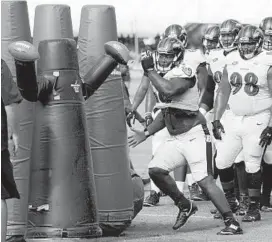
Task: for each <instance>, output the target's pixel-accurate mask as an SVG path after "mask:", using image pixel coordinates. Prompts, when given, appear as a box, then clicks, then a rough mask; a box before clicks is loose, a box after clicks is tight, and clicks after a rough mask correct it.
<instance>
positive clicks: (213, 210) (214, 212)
mask: <svg viewBox="0 0 272 242" xmlns="http://www.w3.org/2000/svg"><path fill="white" fill-rule="evenodd" d="M217 211H218V210H217V209H216V208H213V209H211V210H210V213H211V214H216V213H217Z"/></svg>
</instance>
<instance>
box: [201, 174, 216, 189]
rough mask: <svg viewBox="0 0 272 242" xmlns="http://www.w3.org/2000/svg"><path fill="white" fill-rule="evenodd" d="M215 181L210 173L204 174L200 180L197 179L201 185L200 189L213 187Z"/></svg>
mask: <svg viewBox="0 0 272 242" xmlns="http://www.w3.org/2000/svg"><path fill="white" fill-rule="evenodd" d="M214 184H215V181H214V179H213V177H212V176H211V175H208V176H206V177H205V178H203V179H202V180H200V181H198V185H199V186H200V187H201V189H202V190H204V191H208V190H209V188H211V187H213V186H214Z"/></svg>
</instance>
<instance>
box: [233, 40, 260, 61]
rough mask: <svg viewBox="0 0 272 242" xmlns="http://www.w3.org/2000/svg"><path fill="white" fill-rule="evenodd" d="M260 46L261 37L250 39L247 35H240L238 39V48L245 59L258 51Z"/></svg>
mask: <svg viewBox="0 0 272 242" xmlns="http://www.w3.org/2000/svg"><path fill="white" fill-rule="evenodd" d="M260 46H261V39H259V40H252V39H251V40H250V39H249V38H247V37H242V38H240V40H239V45H238V49H239V52H240V55H241V57H242V58H243V59H245V60H249V59H251V58H253V57H254V56H255V55H256V54H257V53H258V52H259V49H260Z"/></svg>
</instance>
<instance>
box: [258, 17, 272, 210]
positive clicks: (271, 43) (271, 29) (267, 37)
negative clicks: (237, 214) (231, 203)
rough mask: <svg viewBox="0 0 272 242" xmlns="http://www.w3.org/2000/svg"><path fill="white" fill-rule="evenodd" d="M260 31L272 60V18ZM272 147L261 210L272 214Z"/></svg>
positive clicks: (265, 169)
mask: <svg viewBox="0 0 272 242" xmlns="http://www.w3.org/2000/svg"><path fill="white" fill-rule="evenodd" d="M260 29H261V30H262V31H263V34H264V41H263V51H264V52H266V53H267V55H270V56H271V58H272V17H267V18H265V19H263V20H262V22H261V23H260ZM271 177H272V145H269V146H267V149H266V152H265V153H264V162H263V169H262V178H263V186H262V198H261V210H262V211H264V212H272V206H271V204H270V194H271V188H272V179H271Z"/></svg>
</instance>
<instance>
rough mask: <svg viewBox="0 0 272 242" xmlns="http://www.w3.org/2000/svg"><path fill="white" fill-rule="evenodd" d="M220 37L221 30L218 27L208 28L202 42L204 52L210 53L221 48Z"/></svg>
mask: <svg viewBox="0 0 272 242" xmlns="http://www.w3.org/2000/svg"><path fill="white" fill-rule="evenodd" d="M219 37H220V28H219V26H218V25H214V26H211V27H209V28H207V29H206V31H205V34H204V36H203V40H202V43H203V47H204V51H205V52H209V51H210V50H213V49H216V48H218V47H219V46H220V45H219Z"/></svg>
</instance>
